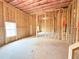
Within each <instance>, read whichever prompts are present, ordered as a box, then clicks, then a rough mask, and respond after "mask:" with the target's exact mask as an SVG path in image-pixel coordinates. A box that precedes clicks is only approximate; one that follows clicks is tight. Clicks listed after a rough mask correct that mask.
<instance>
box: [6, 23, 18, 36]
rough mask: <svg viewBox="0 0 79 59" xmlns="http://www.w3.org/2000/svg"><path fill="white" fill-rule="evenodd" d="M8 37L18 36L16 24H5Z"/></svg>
mask: <svg viewBox="0 0 79 59" xmlns="http://www.w3.org/2000/svg"><path fill="white" fill-rule="evenodd" d="M5 30H6V37H12V36H16V23H15V22H5Z"/></svg>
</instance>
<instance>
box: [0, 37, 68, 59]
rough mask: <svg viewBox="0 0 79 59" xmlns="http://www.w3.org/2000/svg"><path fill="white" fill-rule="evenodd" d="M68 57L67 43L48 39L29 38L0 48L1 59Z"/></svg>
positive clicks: (54, 58) (62, 58) (52, 58)
mask: <svg viewBox="0 0 79 59" xmlns="http://www.w3.org/2000/svg"><path fill="white" fill-rule="evenodd" d="M48 39H49V40H48ZM67 57H68V43H67V42H64V41H59V40H53V39H50V38H46V37H39V38H38V37H29V38H25V39H22V40H19V41H16V42H13V43H10V44H8V45H5V46H3V47H1V48H0V59H68V58H67Z"/></svg>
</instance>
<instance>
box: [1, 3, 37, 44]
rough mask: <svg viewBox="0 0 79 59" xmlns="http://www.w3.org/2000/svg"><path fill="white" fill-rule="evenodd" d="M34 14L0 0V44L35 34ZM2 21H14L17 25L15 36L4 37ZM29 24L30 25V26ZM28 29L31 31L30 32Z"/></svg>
mask: <svg viewBox="0 0 79 59" xmlns="http://www.w3.org/2000/svg"><path fill="white" fill-rule="evenodd" d="M35 17H36V16H35V15H30V14H27V13H24V12H23V11H21V10H19V9H17V8H15V7H14V6H12V5H10V4H8V3H6V2H1V1H0V45H3V44H4V43H5V44H6V43H9V42H12V41H15V40H18V39H21V38H24V37H28V36H32V35H35V34H36V32H35V29H36V24H35V23H36V20H35ZM4 22H15V23H16V26H17V36H14V37H9V38H6V37H5V29H4V28H5V26H4ZM30 26H31V27H30ZM30 31H31V32H32V33H30Z"/></svg>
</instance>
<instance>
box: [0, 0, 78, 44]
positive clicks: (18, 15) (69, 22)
mask: <svg viewBox="0 0 79 59" xmlns="http://www.w3.org/2000/svg"><path fill="white" fill-rule="evenodd" d="M78 2H79V1H78V0H73V1H72V2H71V3H70V4H69V5H68V6H67V7H64V8H60V9H58V10H55V11H50V12H46V13H45V14H41V15H38V20H37V21H38V22H37V23H38V24H36V18H37V17H36V16H37V14H33V15H30V14H27V13H24V12H23V11H21V10H19V9H17V8H15V7H14V6H12V5H10V4H8V3H6V2H4V1H3V2H2V1H0V45H3V44H4V43H8V42H11V41H15V40H18V39H20V38H24V37H28V36H32V35H35V34H36V30H37V27H36V26H39V30H38V32H55V33H56V34H57V37H56V39H59V40H66V41H68V42H70V44H73V43H76V42H78V41H79V24H78V23H79V4H78ZM45 16H46V17H47V20H46V21H45V20H44V19H43V18H44V17H45ZM6 21H9V22H16V24H17V36H15V37H10V38H5V30H4V28H5V27H4V22H6Z"/></svg>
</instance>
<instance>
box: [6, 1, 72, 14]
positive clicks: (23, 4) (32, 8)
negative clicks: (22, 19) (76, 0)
mask: <svg viewBox="0 0 79 59" xmlns="http://www.w3.org/2000/svg"><path fill="white" fill-rule="evenodd" d="M6 1H7V2H8V3H10V4H12V5H13V6H15V7H17V8H19V9H21V10H22V11H24V12H27V13H38V12H40V13H41V12H46V11H50V10H53V9H56V8H60V7H65V6H67V5H68V4H69V3H70V1H71V0H6Z"/></svg>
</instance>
